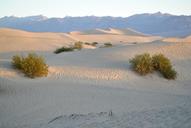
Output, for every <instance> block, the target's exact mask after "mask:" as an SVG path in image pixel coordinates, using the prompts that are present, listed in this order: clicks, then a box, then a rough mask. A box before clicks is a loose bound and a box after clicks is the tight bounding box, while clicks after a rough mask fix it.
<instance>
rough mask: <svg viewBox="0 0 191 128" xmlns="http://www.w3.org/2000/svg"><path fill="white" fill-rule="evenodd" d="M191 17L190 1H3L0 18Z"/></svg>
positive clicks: (0, 5) (0, 3)
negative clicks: (154, 15) (159, 15)
mask: <svg viewBox="0 0 191 128" xmlns="http://www.w3.org/2000/svg"><path fill="white" fill-rule="evenodd" d="M158 11H160V12H162V13H170V14H175V15H191V0H0V17H3V16H19V17H24V16H32V15H40V14H41V15H44V16H47V17H65V16H91V15H94V16H121V17H128V16H130V15H133V14H140V13H155V12H158Z"/></svg>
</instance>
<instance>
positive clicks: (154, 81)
mask: <svg viewBox="0 0 191 128" xmlns="http://www.w3.org/2000/svg"><path fill="white" fill-rule="evenodd" d="M3 31H4V30H3ZM9 31H11V32H12V33H10V35H14V34H18V32H16V33H14V31H18V30H14V31H12V30H9ZM20 32H21V34H19V35H20V36H22V39H23V36H24V37H26V36H30V39H29V38H27V39H26V38H25V39H24V40H23V42H20V41H21V40H20V39H18V35H16V36H17V39H18V40H17V39H16V38H14V41H15V43H12V41H11V40H10V38H8V37H7V36H9V32H7V33H6V34H7V35H5V37H6V39H3V40H2V38H5V37H4V36H3V37H0V43H1V47H0V50H1V52H0V128H68V127H70V128H103V127H106V128H114V127H115V128H116V127H117V128H125V127H132V128H140V127H142V128H159V127H160V128H175V127H177V128H179V127H181V128H189V127H191V108H190V105H191V93H190V92H191V85H190V83H191V68H190V66H191V44H190V43H189V42H184V43H182V42H181V43H180V42H167V41H166V42H164V41H162V40H158V39H159V38H155V39H154V37H150V36H148V37H147V36H145V37H144V38H145V40H143V41H140V42H139V40H141V39H139V38H142V39H143V37H142V36H141V37H139V36H137V37H135V36H133V37H132V36H130V35H121V34H120V35H116V34H113V36H114V37H115V36H116V38H117V39H119V40H117V39H116V38H115V39H114V37H112V35H110V34H100V35H94V34H89V35H82V34H79V33H78V34H77V33H76V34H66V33H59V34H61V35H65V36H62V37H60V36H58V35H59V34H58V33H28V32H23V31H20ZM46 34H48V35H49V34H50V35H51V36H54V38H57V36H58V38H59V39H60V38H63V40H65V38H66V39H69V40H71V41H72V40H75V39H74V38H78V40H79V39H80V40H85V39H88V40H90V39H92V40H91V41H92V42H93V40H94V39H96V38H98V39H97V40H102V36H103V39H104V41H106V40H111V41H112V40H114V41H113V42H114V46H113V47H111V48H99V47H95V48H94V49H86V48H85V49H82V50H81V51H74V52H67V53H61V54H54V53H53V50H54V48H56V46H55V47H53V46H52V45H53V44H54V43H55V42H52V41H49V42H48V43H47V44H44V43H42V42H40V41H39V39H38V40H37V39H36V37H39V36H40V37H42V36H44V37H46ZM50 35H49V36H47V37H51V36H50ZM118 36H119V37H118ZM124 36H125V37H124ZM127 37H131V38H134V39H136V41H137V43H133V42H135V41H133V39H132V40H131V38H127ZM19 38H21V37H19ZM31 38H32V39H31ZM33 38H35V40H33ZM111 38H112V39H111ZM151 38H152V39H151ZM121 39H124V42H121V41H120V40H121ZM128 39H129V40H128ZM28 40H30V41H31V47H32V48H30V47H27V45H24V44H23V43H25V42H28V43H30V41H28ZM40 40H41V39H40ZM33 41H34V42H33ZM36 41H37V42H36ZM104 41H102V42H104ZM115 41H116V42H115ZM132 41H133V42H132ZM8 44H10V45H9V46H10V47H9V46H8ZM32 44H35V45H32ZM57 45H70V44H68V42H67V41H66V42H57ZM13 46H15V47H13ZM42 46H43V48H42V50H40V49H39V47H42ZM20 47H22V48H23V49H24V50H22V49H21V48H20ZM31 50H33V51H35V52H36V53H38V54H39V55H43V56H45V59H46V62H47V64H48V65H49V75H48V77H46V78H36V79H30V78H27V77H25V76H24V75H23V74H22V73H20V72H19V71H17V70H14V69H13V68H12V66H11V57H12V56H13V55H15V54H26V53H28V52H30V51H31ZM144 52H149V53H151V54H155V53H163V54H165V55H166V56H167V57H169V58H170V59H171V60H172V63H173V66H174V67H175V69H176V70H177V72H178V77H177V79H176V80H166V79H164V78H163V77H162V76H161V75H160V74H159V73H157V72H155V73H153V74H149V75H147V76H139V75H138V74H136V73H135V72H133V71H132V70H131V68H130V64H129V59H130V58H132V57H133V56H134V55H136V54H141V53H144Z"/></svg>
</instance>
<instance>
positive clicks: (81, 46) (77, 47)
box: [73, 41, 83, 50]
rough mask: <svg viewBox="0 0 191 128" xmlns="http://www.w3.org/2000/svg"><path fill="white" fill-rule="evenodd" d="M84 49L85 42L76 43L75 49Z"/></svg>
mask: <svg viewBox="0 0 191 128" xmlns="http://www.w3.org/2000/svg"><path fill="white" fill-rule="evenodd" d="M82 48H83V42H81V41H78V42H75V43H74V46H73V49H78V50H81V49H82Z"/></svg>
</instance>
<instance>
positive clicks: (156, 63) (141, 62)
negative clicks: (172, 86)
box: [130, 53, 177, 79]
mask: <svg viewBox="0 0 191 128" xmlns="http://www.w3.org/2000/svg"><path fill="white" fill-rule="evenodd" d="M130 63H131V65H132V67H133V69H134V70H135V71H136V72H138V73H139V74H141V75H146V74H148V73H151V72H152V71H153V70H156V71H159V72H160V73H161V74H162V75H163V76H164V78H166V79H176V77H177V72H176V71H175V70H174V69H173V68H172V64H171V62H170V60H169V59H168V58H167V57H165V56H164V55H163V54H156V55H154V56H152V57H151V56H150V54H148V53H144V54H141V55H136V56H135V57H134V58H133V59H132V60H130Z"/></svg>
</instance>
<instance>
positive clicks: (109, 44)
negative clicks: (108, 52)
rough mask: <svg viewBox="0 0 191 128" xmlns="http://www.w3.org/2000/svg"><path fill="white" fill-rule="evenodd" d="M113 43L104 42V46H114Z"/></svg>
mask: <svg viewBox="0 0 191 128" xmlns="http://www.w3.org/2000/svg"><path fill="white" fill-rule="evenodd" d="M112 46H113V45H112V43H110V42H108V43H104V47H112Z"/></svg>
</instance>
